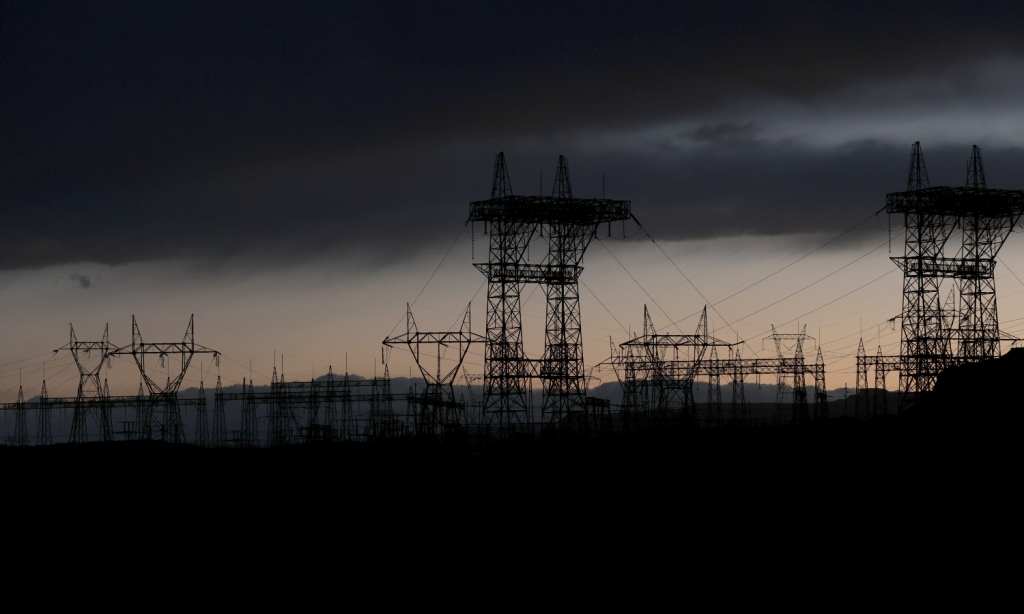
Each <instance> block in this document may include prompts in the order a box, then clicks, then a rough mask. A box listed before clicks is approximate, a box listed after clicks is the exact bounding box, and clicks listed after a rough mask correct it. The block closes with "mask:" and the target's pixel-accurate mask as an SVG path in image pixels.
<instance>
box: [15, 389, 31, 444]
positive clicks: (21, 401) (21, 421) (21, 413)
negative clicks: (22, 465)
mask: <svg viewBox="0 0 1024 614" xmlns="http://www.w3.org/2000/svg"><path fill="white" fill-rule="evenodd" d="M18 379H19V382H18V400H17V401H16V407H15V409H14V445H16V446H27V445H28V410H27V409H26V408H25V391H24V390H22V388H21V381H20V379H21V376H20V375H19V377H18Z"/></svg>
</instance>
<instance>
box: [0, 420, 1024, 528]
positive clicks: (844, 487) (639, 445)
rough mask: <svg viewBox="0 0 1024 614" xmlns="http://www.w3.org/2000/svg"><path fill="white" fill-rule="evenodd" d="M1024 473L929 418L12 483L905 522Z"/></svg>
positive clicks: (272, 453)
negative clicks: (798, 512) (915, 511)
mask: <svg viewBox="0 0 1024 614" xmlns="http://www.w3.org/2000/svg"><path fill="white" fill-rule="evenodd" d="M1019 466H1020V463H1019V444H1018V443H1017V431H1016V428H1008V427H1001V426H1000V425H998V424H993V425H986V424H978V423H960V422H951V421H930V420H924V419H919V418H916V417H914V416H910V417H907V416H904V417H883V418H878V419H874V420H871V421H868V422H859V421H855V420H853V419H849V418H837V419H832V420H828V421H823V422H818V423H812V424H808V425H804V426H799V427H782V428H750V429H729V428H726V429H720V430H705V431H698V432H691V433H680V432H675V433H660V434H659V433H654V434H648V435H644V436H634V437H618V438H611V439H598V440H552V441H541V442H535V441H513V442H508V443H501V444H492V445H487V446H476V447H470V446H466V445H443V444H438V443H428V442H416V441H411V442H393V443H391V442H383V443H374V444H322V445H296V446H290V447H285V448H274V449H253V450H245V449H200V448H195V447H192V446H174V445H167V444H161V443H155V442H121V443H108V444H102V443H89V444H63V445H55V446H50V447H43V448H35V447H27V448H13V447H4V448H0V471H2V474H3V476H4V478H3V479H4V481H5V484H6V492H8V493H10V494H11V495H14V496H15V498H16V499H18V500H21V501H29V500H40V501H42V500H46V499H49V498H52V497H58V498H61V499H64V500H70V501H74V502H79V501H94V500H96V501H101V502H104V501H115V500H119V499H124V498H128V499H131V500H134V501H141V500H149V501H153V500H165V501H167V502H168V503H169V504H170V503H173V502H176V501H188V500H202V501H204V502H205V503H207V504H213V503H216V502H228V503H231V502H235V503H237V502H249V503H251V504H253V505H258V506H261V507H266V506H288V505H292V504H299V503H300V502H312V503H317V504H322V505H327V506H330V507H332V508H334V509H337V510H339V511H341V510H349V511H351V510H353V509H369V508H374V507H380V508H383V509H388V508H389V506H395V505H398V506H401V505H408V504H415V505H418V506H427V507H430V506H436V505H456V506H457V505H460V504H461V503H469V504H471V505H472V506H475V507H481V506H484V505H485V504H498V505H502V503H501V502H502V501H505V500H507V501H508V504H510V505H515V504H516V503H517V502H526V501H546V502H549V503H550V502H555V501H569V502H581V503H584V504H586V505H587V506H590V507H593V508H594V509H595V511H596V510H607V511H612V510H616V509H621V508H625V509H629V508H630V507H631V506H650V507H652V508H656V507H659V506H661V505H671V506H678V507H679V508H681V509H687V508H693V507H694V506H699V507H700V508H701V509H704V510H707V511H708V513H712V510H713V509H714V508H715V507H721V508H722V509H721V510H719V511H720V512H722V513H730V510H731V511H732V512H736V513H739V514H746V515H749V517H750V518H757V517H758V516H759V515H760V514H762V513H763V512H765V511H767V510H765V509H763V508H765V507H772V506H776V505H780V504H791V503H794V502H797V501H799V502H801V503H806V505H807V507H806V511H805V513H806V514H810V515H823V516H828V515H830V514H833V513H834V512H836V511H837V508H842V509H850V508H852V507H856V506H858V505H862V504H863V505H875V506H876V509H875V510H874V511H873V512H872V513H877V514H884V515H886V516H892V517H898V516H899V507H900V505H901V504H902V503H908V504H909V503H913V502H915V501H916V502H921V501H923V500H925V499H928V498H944V497H945V498H949V497H958V498H962V497H964V496H971V497H976V498H978V499H984V498H986V497H990V496H998V492H999V491H1000V488H999V485H1000V484H1001V483H1005V482H1006V481H1011V482H1016V481H1017V479H1016V475H1017V473H1018V472H1017V468H1018V467H1019ZM955 493H957V494H955ZM733 503H735V504H737V505H740V506H741V507H742V508H743V509H737V508H736V506H732V507H731V508H730V505H731V504H733Z"/></svg>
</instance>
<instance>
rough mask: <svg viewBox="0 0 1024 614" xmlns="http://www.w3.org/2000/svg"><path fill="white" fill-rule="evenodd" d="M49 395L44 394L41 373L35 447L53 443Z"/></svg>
mask: <svg viewBox="0 0 1024 614" xmlns="http://www.w3.org/2000/svg"><path fill="white" fill-rule="evenodd" d="M49 400H50V395H49V394H47V392H46V373H45V372H44V373H43V387H42V388H41V389H40V390H39V409H38V410H37V412H38V415H37V416H36V445H38V446H48V445H51V444H52V443H53V430H52V428H51V424H50V405H49Z"/></svg>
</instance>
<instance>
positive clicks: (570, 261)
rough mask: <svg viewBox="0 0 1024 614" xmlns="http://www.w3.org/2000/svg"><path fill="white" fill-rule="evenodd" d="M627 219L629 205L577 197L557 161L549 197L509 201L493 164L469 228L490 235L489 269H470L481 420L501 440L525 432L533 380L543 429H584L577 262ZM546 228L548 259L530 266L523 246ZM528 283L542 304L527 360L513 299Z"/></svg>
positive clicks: (502, 173) (504, 174)
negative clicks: (538, 345)
mask: <svg viewBox="0 0 1024 614" xmlns="http://www.w3.org/2000/svg"><path fill="white" fill-rule="evenodd" d="M630 217H631V214H630V203H629V201H624V200H609V199H604V198H601V199H582V198H576V197H574V196H573V193H572V182H571V180H570V177H569V164H568V161H567V160H566V158H565V157H564V156H560V157H559V161H558V170H557V172H556V174H555V183H554V186H553V189H552V194H551V196H516V195H514V194H513V193H512V183H511V180H510V178H509V173H508V167H507V166H506V163H505V155H504V153H499V154H497V156H495V161H494V179H493V181H492V183H491V198H490V199H489V200H485V201H476V202H472V203H470V215H469V220H470V221H471V222H483V224H484V229H485V232H486V233H487V234H488V235H489V237H490V240H489V248H488V261H487V262H486V263H480V264H477V265H476V267H477V268H478V269H479V270H480V271H481V272H482V273H483V274H484V275H486V277H487V331H486V337H487V342H486V345H485V351H484V401H483V417H484V420H485V421H486V422H487V424H488V426H490V427H492V428H495V429H497V431H498V433H499V435H500V436H505V435H507V434H509V433H512V432H515V431H518V430H525V429H528V428H530V421H531V415H530V411H529V401H528V392H529V389H530V387H529V378H531V377H536V378H539V379H541V381H542V383H543V391H544V401H543V407H542V411H541V419H542V422H543V424H544V425H545V426H547V427H556V428H575V425H576V424H577V423H580V422H581V421H582V422H583V423H585V422H586V418H585V417H586V412H587V405H586V398H585V394H586V383H585V381H584V371H583V350H582V338H581V328H580V326H581V317H580V307H579V275H580V273H581V272H582V270H583V268H582V266H581V264H582V260H583V254H584V252H585V251H586V248H587V246H588V245H589V244H590V240H591V239H592V238H593V237H594V233H595V232H596V230H597V227H598V225H599V224H601V223H603V222H609V223H610V222H612V221H619V220H626V219H629V218H630ZM545 227H546V229H547V236H548V251H547V254H546V256H545V257H544V259H543V260H542V262H541V263H539V264H531V263H529V262H528V260H529V258H528V247H529V245H530V241H531V240H532V239H533V237H534V235H535V234H537V233H538V232H539V233H540V234H541V235H543V234H544V231H545ZM528 283H537V284H541V285H542V286H544V292H545V295H546V297H547V306H546V309H547V316H546V319H545V347H544V353H543V355H542V358H540V359H539V360H532V359H527V358H526V354H525V351H524V348H523V335H522V309H521V299H520V297H521V294H522V290H523V287H524V285H525V284H528ZM580 417H582V418H580Z"/></svg>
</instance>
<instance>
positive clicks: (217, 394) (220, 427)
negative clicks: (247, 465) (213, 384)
mask: <svg viewBox="0 0 1024 614" xmlns="http://www.w3.org/2000/svg"><path fill="white" fill-rule="evenodd" d="M224 413H225V412H224V387H223V386H222V385H221V383H220V376H219V375H218V376H217V389H216V390H215V391H214V393H213V433H212V442H211V443H212V444H213V445H214V446H216V447H222V446H226V445H227V443H228V427H227V421H226V416H225V415H224Z"/></svg>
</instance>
